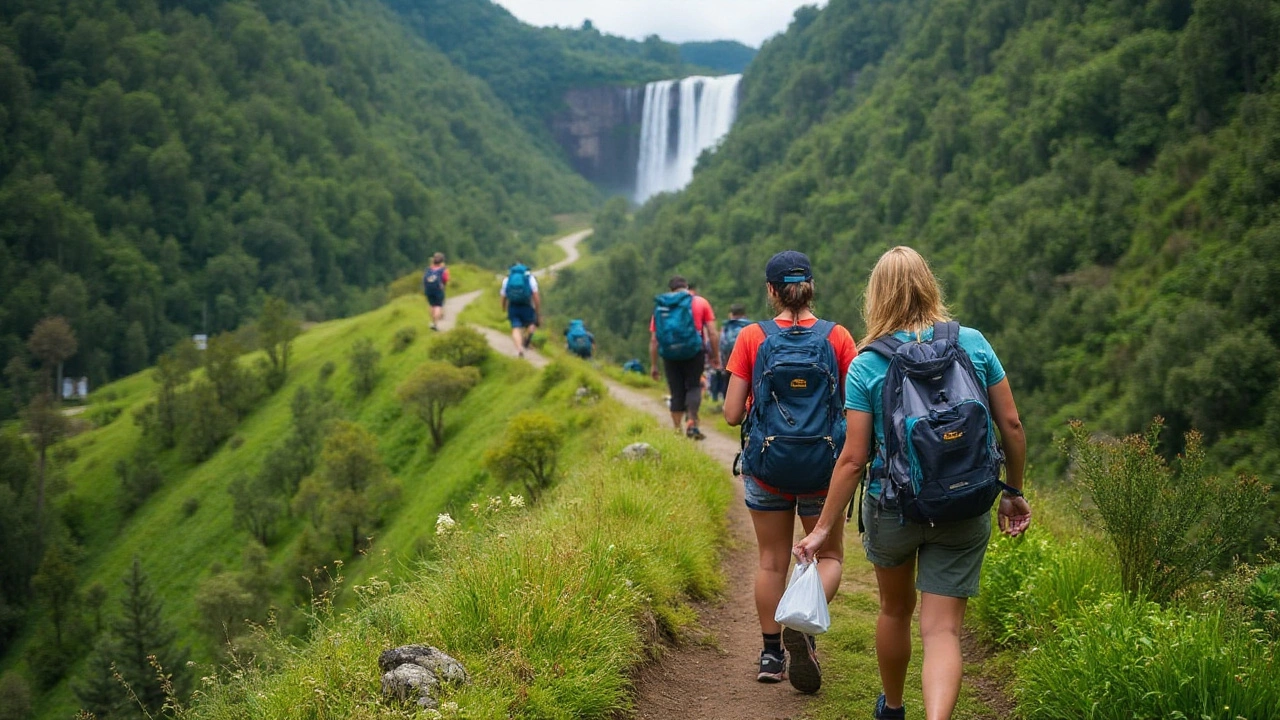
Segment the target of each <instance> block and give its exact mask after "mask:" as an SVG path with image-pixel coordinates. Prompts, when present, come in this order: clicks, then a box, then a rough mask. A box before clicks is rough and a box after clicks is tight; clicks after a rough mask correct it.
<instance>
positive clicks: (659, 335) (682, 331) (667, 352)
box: [649, 275, 720, 440]
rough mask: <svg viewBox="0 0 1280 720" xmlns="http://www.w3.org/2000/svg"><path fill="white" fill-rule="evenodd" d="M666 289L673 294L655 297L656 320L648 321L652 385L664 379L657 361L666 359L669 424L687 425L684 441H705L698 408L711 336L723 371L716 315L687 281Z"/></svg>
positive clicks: (675, 280) (676, 280) (714, 359)
mask: <svg viewBox="0 0 1280 720" xmlns="http://www.w3.org/2000/svg"><path fill="white" fill-rule="evenodd" d="M667 287H669V288H670V289H671V292H667V293H663V294H661V295H659V296H657V297H656V298H654V310H653V317H652V318H651V319H650V320H649V363H650V365H649V367H650V368H652V370H651V371H650V374H651V375H652V376H653V379H654V380H657V379H658V378H659V377H660V376H659V373H658V356H662V369H663V372H665V373H666V376H667V389H668V390H670V391H671V405H670V409H671V423H672V424H673V425H674V426H675V428H676V429H677V430H679V429H681V422H682V421H683V422H684V425H683V427H684V434H685V436H686V437H690V438H693V439H694V440H702V439H703V438H705V437H706V436H705V435H703V434H702V431H701V430H699V429H698V409H699V408H700V407H701V406H702V370H703V368H704V367H706V364H707V361H708V353H707V350H706V349H705V348H704V347H703V339H704V337H705V336H707V335H710V337H711V349H710V362H711V367H713V368H714V367H719V366H720V336H719V335H717V334H716V316H715V313H714V312H713V311H712V310H711V303H709V302H707V300H706V298H701V297H697V296H695V295H693V294H692V293H690V292H689V283H688V281H686V280H685V279H684V278H683V277H680V276H679V275H675V276H673V277H672V278H671V281H670V282H669V283H667ZM686 416H687V419H686Z"/></svg>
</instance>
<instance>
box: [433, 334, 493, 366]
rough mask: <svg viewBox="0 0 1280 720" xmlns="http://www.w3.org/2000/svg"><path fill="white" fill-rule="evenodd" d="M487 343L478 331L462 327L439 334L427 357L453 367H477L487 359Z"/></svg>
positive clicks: (488, 350) (488, 351)
mask: <svg viewBox="0 0 1280 720" xmlns="http://www.w3.org/2000/svg"><path fill="white" fill-rule="evenodd" d="M490 352H491V350H490V349H489V341H488V340H485V338H484V335H482V334H480V331H479V330H475V329H474V328H470V327H467V326H466V325H462V326H459V327H455V328H454V329H452V330H450V331H448V332H445V333H441V335H440V336H439V337H437V338H436V339H435V341H434V342H432V343H431V348H430V349H429V350H427V357H429V358H431V359H432V360H443V361H444V362H447V363H449V364H451V365H453V366H455V367H479V366H481V365H483V364H484V361H485V360H487V359H489V353H490Z"/></svg>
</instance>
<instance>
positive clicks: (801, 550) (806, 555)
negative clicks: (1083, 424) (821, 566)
mask: <svg viewBox="0 0 1280 720" xmlns="http://www.w3.org/2000/svg"><path fill="white" fill-rule="evenodd" d="M828 534H830V531H829V530H827V529H826V528H824V527H822V526H821V525H818V526H816V527H814V528H813V532H811V533H809V534H808V535H805V536H804V539H802V540H801V541H800V542H798V543H796V546H795V547H793V548H791V554H792V555H795V556H796V560H799V561H800V562H802V563H807V562H813V560H814V558H816V557H817V556H818V551H819V550H821V549H822V545H823V544H824V543H826V542H827V535H828Z"/></svg>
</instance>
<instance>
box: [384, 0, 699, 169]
mask: <svg viewBox="0 0 1280 720" xmlns="http://www.w3.org/2000/svg"><path fill="white" fill-rule="evenodd" d="M385 1H386V2H387V4H388V5H390V6H391V7H392V8H395V9H396V10H397V11H399V13H400V14H401V15H402V16H403V17H404V19H405V21H406V22H407V23H408V24H409V25H410V27H412V28H414V29H415V30H416V31H417V32H419V33H420V34H421V35H422V36H423V37H425V38H426V39H427V40H429V41H430V42H431V43H432V44H434V45H435V46H436V47H438V48H440V49H441V50H443V51H444V52H445V54H447V55H448V56H449V59H450V60H452V61H453V62H454V63H456V64H457V65H458V66H459V67H462V68H464V69H465V70H467V72H469V73H471V74H473V75H475V76H477V77H480V78H482V79H484V80H485V81H486V82H487V83H488V84H489V86H490V87H491V88H493V92H494V93H495V94H496V95H497V96H498V97H499V98H501V99H502V101H503V102H504V103H506V104H507V106H508V107H510V108H511V110H512V112H514V113H515V115H516V117H517V118H519V119H520V120H521V122H522V123H523V124H524V126H525V128H526V130H528V131H529V133H530V134H532V135H536V136H539V137H542V138H543V140H544V142H545V144H546V145H547V147H552V144H551V143H552V140H551V137H550V133H549V132H548V131H547V119H548V118H550V117H551V116H552V115H553V114H554V113H556V112H557V111H558V110H559V109H560V108H561V104H562V97H563V95H564V92H565V91H566V90H569V89H570V88H582V87H595V86H598V85H637V84H643V83H646V82H649V81H651V80H661V79H663V78H670V77H680V76H683V75H689V74H691V73H693V72H710V70H709V69H704V68H699V67H697V66H695V65H686V64H685V62H686V61H685V60H683V59H682V51H681V48H680V46H677V45H673V44H671V43H668V42H664V41H663V40H662V39H660V38H659V37H657V36H656V35H653V36H650V37H648V38H646V39H645V40H644V42H636V41H634V40H627V39H625V38H621V37H617V36H614V35H607V34H604V33H601V32H600V31H599V30H596V29H595V28H594V27H593V26H591V25H590V23H587V24H585V25H584V26H583V27H582V28H538V27H532V26H530V25H526V24H524V23H522V22H520V21H519V20H517V19H516V18H515V17H514V16H512V15H511V13H509V12H508V11H507V10H506V9H505V8H503V7H501V6H500V5H498V4H497V3H494V2H491V0H385Z"/></svg>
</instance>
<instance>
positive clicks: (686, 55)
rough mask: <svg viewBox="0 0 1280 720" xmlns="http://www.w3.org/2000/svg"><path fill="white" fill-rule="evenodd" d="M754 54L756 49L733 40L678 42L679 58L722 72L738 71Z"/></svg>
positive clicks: (744, 68)
mask: <svg viewBox="0 0 1280 720" xmlns="http://www.w3.org/2000/svg"><path fill="white" fill-rule="evenodd" d="M755 56H756V49H755V48H753V47H749V46H747V45H743V44H742V43H740V42H737V41H735V40H711V41H706V42H684V43H680V59H681V60H683V61H685V62H687V63H689V64H691V65H700V66H702V67H706V68H711V69H712V70H715V71H717V72H722V73H740V72H742V71H743V70H746V69H747V64H748V63H750V62H751V59H752V58H754V57H755Z"/></svg>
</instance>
